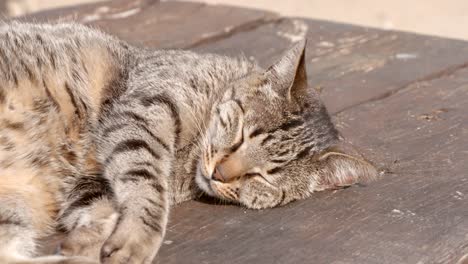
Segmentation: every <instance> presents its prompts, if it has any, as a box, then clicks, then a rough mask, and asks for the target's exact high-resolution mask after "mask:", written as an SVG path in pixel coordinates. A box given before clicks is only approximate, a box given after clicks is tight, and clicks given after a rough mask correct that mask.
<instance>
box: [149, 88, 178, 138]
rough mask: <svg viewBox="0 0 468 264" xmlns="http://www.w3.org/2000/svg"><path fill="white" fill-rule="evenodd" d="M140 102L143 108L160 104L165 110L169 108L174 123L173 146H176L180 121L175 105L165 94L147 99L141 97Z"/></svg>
mask: <svg viewBox="0 0 468 264" xmlns="http://www.w3.org/2000/svg"><path fill="white" fill-rule="evenodd" d="M140 101H141V103H142V105H143V106H145V107H148V106H151V105H155V104H157V103H160V104H163V105H165V106H166V107H167V108H169V111H170V112H171V116H172V119H173V121H174V133H175V135H174V136H175V140H174V146H178V145H179V139H180V132H181V129H182V123H181V120H180V115H179V109H178V107H177V105H176V104H175V103H174V102H173V101H172V99H171V98H170V97H169V96H168V95H167V94H165V93H161V94H158V95H155V96H152V97H149V98H148V97H143V98H141V99H140Z"/></svg>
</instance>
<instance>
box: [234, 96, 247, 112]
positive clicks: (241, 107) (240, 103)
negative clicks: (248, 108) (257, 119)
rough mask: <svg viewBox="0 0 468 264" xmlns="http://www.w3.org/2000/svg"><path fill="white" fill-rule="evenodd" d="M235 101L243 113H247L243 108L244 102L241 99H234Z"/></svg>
mask: <svg viewBox="0 0 468 264" xmlns="http://www.w3.org/2000/svg"><path fill="white" fill-rule="evenodd" d="M234 101H235V102H236V103H237V105H238V106H239V108H240V109H241V111H242V113H245V110H244V107H243V106H242V102H241V101H240V100H239V99H234Z"/></svg>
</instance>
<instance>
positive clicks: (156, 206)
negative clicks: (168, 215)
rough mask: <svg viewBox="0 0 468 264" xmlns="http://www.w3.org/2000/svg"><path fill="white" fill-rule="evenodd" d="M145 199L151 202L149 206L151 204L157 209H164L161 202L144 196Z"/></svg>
mask: <svg viewBox="0 0 468 264" xmlns="http://www.w3.org/2000/svg"><path fill="white" fill-rule="evenodd" d="M145 199H146V201H148V203H150V204H151V206H152V207H153V208H158V209H160V210H164V208H163V206H162V204H161V203H158V202H156V201H155V200H153V199H150V198H145Z"/></svg>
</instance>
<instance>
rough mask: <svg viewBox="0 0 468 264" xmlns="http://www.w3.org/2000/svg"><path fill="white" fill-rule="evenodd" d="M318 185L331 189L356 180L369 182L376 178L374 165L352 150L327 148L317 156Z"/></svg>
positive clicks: (353, 182)
mask: <svg viewBox="0 0 468 264" xmlns="http://www.w3.org/2000/svg"><path fill="white" fill-rule="evenodd" d="M318 161H319V163H320V166H319V171H318V174H319V175H318V178H319V182H318V186H317V187H319V188H322V189H333V188H340V187H345V186H349V185H352V184H355V183H358V182H361V183H362V182H369V181H372V180H374V179H376V178H377V176H378V172H377V169H376V168H375V166H374V165H372V164H371V163H370V162H369V161H367V160H365V159H364V158H363V157H361V156H360V155H359V154H357V153H356V152H355V151H354V150H353V151H349V149H346V150H344V149H343V148H342V147H335V148H331V149H328V150H326V151H324V152H323V153H321V154H320V155H319V157H318Z"/></svg>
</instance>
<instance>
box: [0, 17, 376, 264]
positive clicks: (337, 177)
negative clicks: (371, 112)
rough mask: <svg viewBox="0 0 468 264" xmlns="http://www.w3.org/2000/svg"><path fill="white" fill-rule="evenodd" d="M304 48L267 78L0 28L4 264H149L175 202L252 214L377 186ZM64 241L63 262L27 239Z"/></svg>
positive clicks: (191, 56) (249, 68)
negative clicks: (219, 203) (217, 202)
mask: <svg viewBox="0 0 468 264" xmlns="http://www.w3.org/2000/svg"><path fill="white" fill-rule="evenodd" d="M304 49H305V41H301V42H299V43H297V44H295V45H294V46H293V47H292V48H291V49H289V50H288V51H287V52H286V53H285V54H284V56H283V57H282V58H281V59H279V60H278V61H277V62H276V63H275V64H274V65H273V66H271V67H270V68H268V69H267V70H264V69H262V68H260V67H259V66H258V65H256V64H255V63H253V62H250V61H248V60H246V59H244V58H229V57H225V56H220V55H214V54H203V55H201V54H195V53H193V52H189V51H176V50H164V51H162V50H159V51H155V50H146V49H141V48H136V47H133V46H131V45H129V44H127V43H125V42H123V41H121V40H118V39H116V38H114V37H112V36H109V35H107V34H104V33H102V32H100V31H98V30H95V29H90V28H87V27H85V26H82V25H77V24H55V25H52V24H41V25H38V24H26V23H19V22H11V23H8V24H3V25H2V26H1V27H0V74H1V78H0V83H1V84H0V85H1V87H0V263H25V264H26V263H98V262H101V263H150V262H151V261H152V260H153V259H154V258H155V256H156V253H157V252H158V249H159V247H160V245H161V241H162V239H163V237H164V233H165V229H166V224H167V221H168V212H169V208H170V206H171V205H174V204H177V203H180V202H182V201H186V200H189V199H192V198H194V197H196V196H197V195H199V194H200V193H201V192H203V193H206V194H208V195H211V196H213V197H216V198H219V199H222V200H226V201H230V202H233V203H238V204H240V205H242V206H245V207H248V208H254V209H260V208H270V207H275V206H281V205H284V204H287V203H289V202H291V201H294V200H297V199H303V198H306V197H308V196H310V194H311V193H313V192H315V191H320V190H324V189H331V188H337V187H340V186H347V185H350V184H353V183H355V182H356V181H357V180H358V179H371V178H373V177H375V176H376V170H375V168H374V167H373V166H372V165H371V164H369V163H368V162H366V161H365V160H364V159H362V158H361V157H360V156H359V154H357V153H354V152H353V151H351V152H348V151H347V150H346V147H344V145H343V142H341V141H340V140H339V136H338V133H337V131H336V129H335V128H334V126H333V124H332V122H331V121H330V117H329V115H328V113H327V111H326V109H325V107H324V105H323V104H322V102H321V101H320V99H319V96H318V95H317V93H316V92H315V91H314V90H312V89H308V88H307V78H306V70H305V57H304V56H305V55H304V53H305V50H304ZM58 232H62V233H65V234H66V238H65V240H64V241H63V242H62V244H61V255H57V256H42V257H40V256H37V249H36V248H37V245H36V244H37V240H38V239H40V238H43V237H45V236H48V235H51V234H55V233H58Z"/></svg>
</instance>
